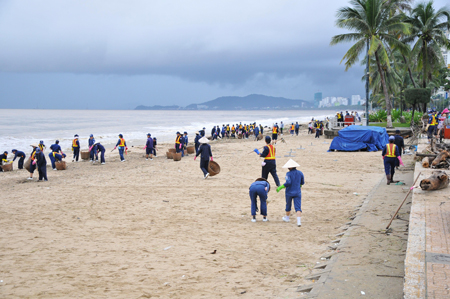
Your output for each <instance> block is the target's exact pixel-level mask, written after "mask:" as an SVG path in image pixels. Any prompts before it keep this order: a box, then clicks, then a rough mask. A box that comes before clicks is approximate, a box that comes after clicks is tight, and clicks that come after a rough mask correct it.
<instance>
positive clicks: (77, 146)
mask: <svg viewBox="0 0 450 299" xmlns="http://www.w3.org/2000/svg"><path fill="white" fill-rule="evenodd" d="M73 137H74V138H73V141H72V151H73V159H72V162H75V161H77V162H78V158H79V157H80V141H78V134H75V135H74V136H73Z"/></svg>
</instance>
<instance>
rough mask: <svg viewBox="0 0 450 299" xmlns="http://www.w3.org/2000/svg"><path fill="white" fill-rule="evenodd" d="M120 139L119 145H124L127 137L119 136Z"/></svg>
mask: <svg viewBox="0 0 450 299" xmlns="http://www.w3.org/2000/svg"><path fill="white" fill-rule="evenodd" d="M119 140H120V143H119V146H120V147H124V146H125V139H123V138H119Z"/></svg>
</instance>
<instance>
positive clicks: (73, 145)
mask: <svg viewBox="0 0 450 299" xmlns="http://www.w3.org/2000/svg"><path fill="white" fill-rule="evenodd" d="M77 141H78V139H74V140H73V141H72V147H78V144H77Z"/></svg>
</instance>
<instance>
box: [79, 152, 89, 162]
mask: <svg viewBox="0 0 450 299" xmlns="http://www.w3.org/2000/svg"><path fill="white" fill-rule="evenodd" d="M89 153H90V152H89V151H81V152H80V156H81V159H82V160H89Z"/></svg>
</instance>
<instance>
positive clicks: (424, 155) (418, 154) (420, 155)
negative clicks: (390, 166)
mask: <svg viewBox="0 0 450 299" xmlns="http://www.w3.org/2000/svg"><path fill="white" fill-rule="evenodd" d="M416 156H417V157H433V158H436V156H437V155H435V154H422V153H416Z"/></svg>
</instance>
